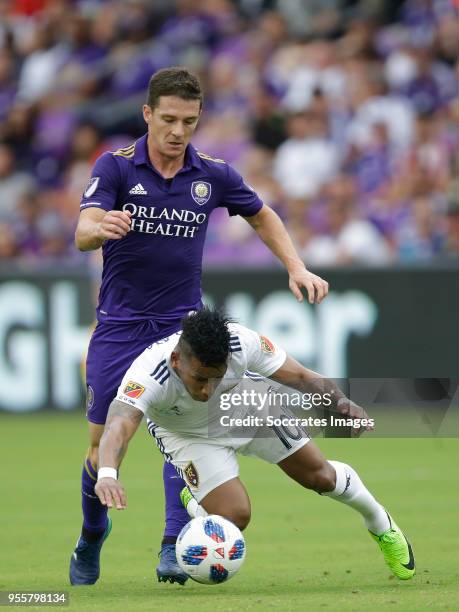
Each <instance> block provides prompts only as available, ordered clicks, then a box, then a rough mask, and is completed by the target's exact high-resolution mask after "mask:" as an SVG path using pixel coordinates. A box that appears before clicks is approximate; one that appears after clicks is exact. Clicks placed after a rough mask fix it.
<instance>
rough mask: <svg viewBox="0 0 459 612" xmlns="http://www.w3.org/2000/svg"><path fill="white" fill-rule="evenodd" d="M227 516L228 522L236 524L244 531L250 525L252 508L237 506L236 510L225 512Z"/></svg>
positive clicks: (230, 509)
mask: <svg viewBox="0 0 459 612" xmlns="http://www.w3.org/2000/svg"><path fill="white" fill-rule="evenodd" d="M225 516H226V518H227V519H228V520H230V521H231V522H232V523H234V524H235V525H236V526H237V527H239V529H240V530H241V531H242V530H244V529H245V528H246V527H247V525H248V524H249V523H250V518H251V512H250V506H248V505H241V506H236V507H234V508H229V509H228V510H227V511H226V512H225Z"/></svg>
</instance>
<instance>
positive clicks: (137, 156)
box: [134, 134, 202, 172]
mask: <svg viewBox="0 0 459 612" xmlns="http://www.w3.org/2000/svg"><path fill="white" fill-rule="evenodd" d="M147 137H148V134H145V135H144V136H142V137H141V138H139V139H138V140H136V143H135V151H134V164H135V165H136V166H140V165H142V164H147V165H148V166H150V167H151V168H153V170H156V168H155V167H154V166H153V165H152V163H151V161H150V158H149V156H148V145H147ZM191 168H199V169H201V168H202V164H201V159H200V158H199V155H198V154H197V153H196V149H195V148H194V147H193V145H192V144H189V145H188V146H187V148H186V150H185V163H184V164H183V167H182V168H181V169H180V170H179V172H184V171H186V170H190V169H191Z"/></svg>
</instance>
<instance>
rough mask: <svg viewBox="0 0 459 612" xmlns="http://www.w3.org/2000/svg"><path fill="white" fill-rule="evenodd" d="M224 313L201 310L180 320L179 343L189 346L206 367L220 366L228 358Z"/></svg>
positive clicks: (227, 321) (228, 344) (228, 346)
mask: <svg viewBox="0 0 459 612" xmlns="http://www.w3.org/2000/svg"><path fill="white" fill-rule="evenodd" d="M229 322H230V319H228V318H227V317H226V316H225V314H224V313H222V312H220V311H219V310H212V309H211V308H207V307H206V308H203V309H202V310H198V311H197V312H193V313H192V314H189V315H187V316H186V317H185V318H184V319H183V320H182V330H183V331H182V336H181V342H185V343H186V345H188V346H189V348H190V349H191V352H192V354H193V356H194V357H196V358H197V359H199V361H200V362H201V363H202V364H203V365H204V366H206V367H211V366H220V365H222V364H224V363H225V362H226V360H227V358H228V353H229V350H230V332H229V330H228V323H229Z"/></svg>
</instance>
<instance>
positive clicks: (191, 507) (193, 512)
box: [186, 497, 208, 518]
mask: <svg viewBox="0 0 459 612" xmlns="http://www.w3.org/2000/svg"><path fill="white" fill-rule="evenodd" d="M186 511H187V512H188V514H189V515H190V516H191V518H196V517H197V516H208V512H206V511H205V510H204V508H203V507H202V506H200V505H199V504H198V502H197V501H196V500H195V498H194V497H192V498H191V499H190V501H189V502H188V504H187V506H186Z"/></svg>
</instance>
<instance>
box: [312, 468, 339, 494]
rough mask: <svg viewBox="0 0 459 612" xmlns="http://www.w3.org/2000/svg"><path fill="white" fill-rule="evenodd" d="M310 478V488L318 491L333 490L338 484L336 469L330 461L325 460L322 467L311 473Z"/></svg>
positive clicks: (326, 491)
mask: <svg viewBox="0 0 459 612" xmlns="http://www.w3.org/2000/svg"><path fill="white" fill-rule="evenodd" d="M308 480H309V485H307V486H308V489H312V490H313V491H316V492H317V493H328V492H329V491H333V489H334V488H335V486H336V474H335V470H334V469H333V467H332V466H331V465H330V464H329V463H327V462H325V463H324V465H323V466H322V467H321V468H320V469H318V470H315V471H314V472H313V473H312V474H311V475H310V478H309V479H308Z"/></svg>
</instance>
